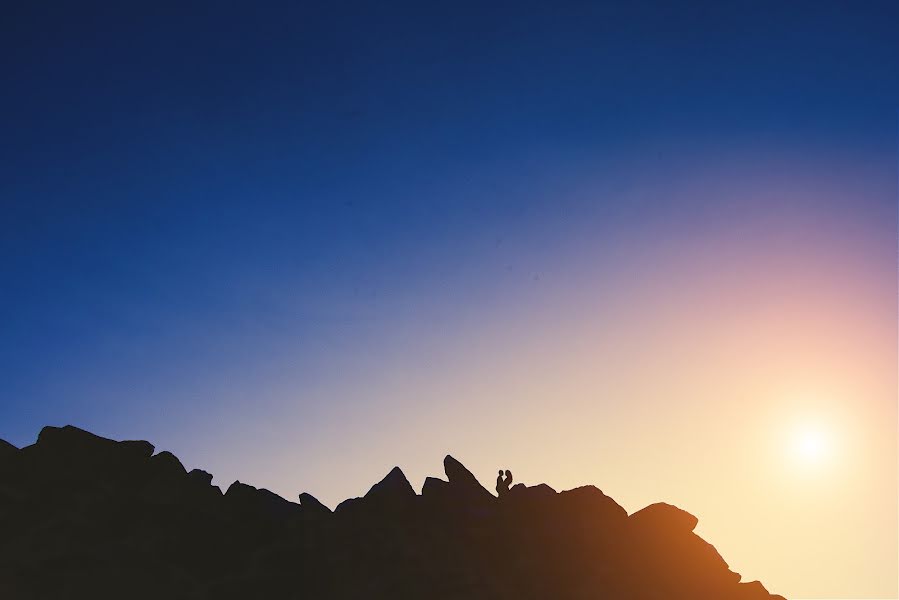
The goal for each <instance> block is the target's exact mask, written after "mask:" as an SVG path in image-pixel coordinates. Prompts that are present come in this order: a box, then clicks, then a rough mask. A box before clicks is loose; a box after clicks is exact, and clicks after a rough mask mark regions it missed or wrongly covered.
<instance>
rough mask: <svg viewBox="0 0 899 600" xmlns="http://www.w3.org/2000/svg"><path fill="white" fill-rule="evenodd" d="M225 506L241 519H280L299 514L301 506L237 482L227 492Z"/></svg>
mask: <svg viewBox="0 0 899 600" xmlns="http://www.w3.org/2000/svg"><path fill="white" fill-rule="evenodd" d="M225 505H226V507H227V508H228V510H229V511H231V512H232V513H233V514H235V515H238V516H241V517H250V518H253V517H255V518H261V519H278V518H284V517H290V516H294V515H296V514H298V513H299V511H300V505H299V504H296V503H294V502H289V501H288V500H285V499H284V498H282V497H281V496H279V495H277V494H275V493H274V492H271V491H269V490H267V489H265V488H258V489H257V488H255V487H253V486H251V485H247V484H245V483H241V482H240V481H235V482H234V483H232V484H231V485H230V486H229V487H228V491H226V492H225Z"/></svg>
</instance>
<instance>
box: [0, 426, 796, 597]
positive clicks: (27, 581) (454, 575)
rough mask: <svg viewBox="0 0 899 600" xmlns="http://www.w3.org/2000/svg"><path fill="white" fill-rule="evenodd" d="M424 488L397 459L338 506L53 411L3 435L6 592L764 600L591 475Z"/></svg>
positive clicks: (667, 516)
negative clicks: (552, 481)
mask: <svg viewBox="0 0 899 600" xmlns="http://www.w3.org/2000/svg"><path fill="white" fill-rule="evenodd" d="M444 470H445V472H446V479H445V480H444V479H437V478H433V477H429V478H427V480H426V481H425V483H424V487H423V489H422V493H421V495H419V494H416V493H415V490H414V489H413V487H412V486H411V485H410V484H409V481H408V480H407V479H406V476H405V475H404V474H403V472H402V471H401V470H400V469H399V468H397V467H395V468H393V469H392V470H391V471H390V472H389V473H388V474H387V476H386V477H385V478H384V479H383V480H381V481H380V482H378V483H376V484H375V485H373V486H372V488H371V489H370V490H369V491H368V493H367V494H365V495H364V496H363V497H361V498H352V499H350V500H346V501H344V502H342V503H340V505H338V506H337V508H336V509H335V510H334V511H333V512H332V511H331V510H330V509H328V508H327V507H326V506H324V505H323V504H322V503H320V502H319V501H318V500H316V499H315V498H314V497H313V496H311V495H309V494H308V493H302V494H300V495H299V502H298V503H295V502H290V501H288V500H285V499H284V498H281V497H280V496H278V495H276V494H274V493H272V492H270V491H268V490H265V489H257V488H255V487H253V486H251V485H248V484H245V483H241V482H239V481H235V482H234V483H233V484H231V486H229V487H228V489H227V491H226V492H225V493H224V494H223V493H222V492H221V490H220V489H219V488H218V487H216V486H213V485H212V475H210V474H209V473H207V472H205V471H202V470H199V469H194V470H193V471H190V472H188V471H187V470H186V469H185V468H184V466H183V465H182V464H181V462H180V461H179V460H178V458H177V457H175V456H174V455H172V454H171V453H169V452H159V453H156V454H154V447H153V445H152V444H150V443H149V442H144V441H123V442H116V441H113V440H108V439H105V438H101V437H98V436H95V435H93V434H91V433H88V432H86V431H83V430H81V429H78V428H76V427H72V426H66V427H62V428H57V427H45V428H44V429H43V430H41V432H40V435H39V436H38V440H37V442H36V443H35V444H32V445H31V446H27V447H25V448H22V449H18V448H16V447H14V446H12V445H10V444H8V443H7V442H4V441H2V440H0V598H10V599H23V600H24V599H32V598H48V599H49V598H53V599H64V598H117V599H128V598H159V599H176V598H241V599H243V598H253V599H256V598H278V599H288V598H316V599H330V598H340V599H344V598H345V599H351V598H352V599H356V598H384V599H407V598H408V599H426V598H438V599H444V598H445V599H451V598H452V599H482V598H484V599H513V598H514V599H522V598H526V599H531V598H533V599H569V598H571V599H574V598H577V599H610V600H611V599H615V600H644V599H645V600H650V599H652V600H680V599H684V600H687V599H690V600H704V599H709V600H712V599H714V600H771V599H775V598H778V599H779V598H781V597H780V596H773V595H770V594H769V593H768V592H767V590H766V589H765V588H764V587H763V586H762V584H761V583H759V582H750V583H741V578H740V575H739V574H737V573H734V572H733V571H731V570H730V569H729V568H728V565H727V563H726V562H725V561H724V560H723V559H722V558H721V556H720V555H719V554H718V552H717V551H716V550H715V548H714V547H713V546H711V545H710V544H708V543H707V542H705V541H704V540H703V539H701V538H700V537H699V536H698V535H696V534H695V533H694V532H693V530H694V528H695V527H696V524H697V519H696V517H694V516H693V515H691V514H689V513H687V512H685V511H683V510H681V509H679V508H676V507H674V506H671V505H668V504H662V503H660V504H653V505H651V506H647V507H646V508H644V509H642V510H639V511H637V512H635V513H633V514H631V515H628V514H627V512H626V511H625V510H624V509H623V508H622V507H621V506H619V505H618V504H617V503H616V502H615V501H614V500H613V499H611V498H609V497H608V496H606V495H605V494H603V493H602V491H600V490H599V489H597V488H595V487H593V486H584V487H579V488H576V489H573V490H567V491H563V492H559V493H557V492H556V491H555V490H553V489H552V488H550V487H549V486H547V485H545V484H544V485H538V486H534V487H526V486H524V485H522V484H517V485H515V486H514V487H512V489H511V490H510V491H509V492H508V493H507V494H505V495H504V496H503V497H502V498H497V497H496V496H494V495H493V494H491V493H490V492H488V491H487V490H486V489H485V488H484V487H483V486H481V484H480V483H479V482H478V480H477V479H476V478H475V477H474V475H472V473H471V472H470V471H468V469H466V468H465V467H464V466H463V465H462V464H461V463H460V462H459V461H457V460H455V459H454V458H453V457H451V456H447V457H446V458H445V459H444Z"/></svg>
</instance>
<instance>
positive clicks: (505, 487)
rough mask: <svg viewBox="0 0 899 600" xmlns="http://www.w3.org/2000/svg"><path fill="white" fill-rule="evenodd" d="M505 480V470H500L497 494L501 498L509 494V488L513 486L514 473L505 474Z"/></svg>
mask: <svg viewBox="0 0 899 600" xmlns="http://www.w3.org/2000/svg"><path fill="white" fill-rule="evenodd" d="M505 473H506V475H505V478H504V477H503V470H502V469H500V470H499V475H498V476H497V478H496V494H497V496H499V497H500V498H502V497H503V496H504V495H506V494H508V493H509V486H510V485H512V471H506V472H505Z"/></svg>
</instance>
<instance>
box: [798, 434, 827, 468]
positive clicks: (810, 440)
mask: <svg viewBox="0 0 899 600" xmlns="http://www.w3.org/2000/svg"><path fill="white" fill-rule="evenodd" d="M830 453H831V440H830V436H829V435H828V434H827V432H826V431H825V430H824V429H822V428H821V427H817V426H813V425H805V426H802V427H799V428H798V429H797V430H796V431H795V432H794V437H793V454H794V457H795V458H796V459H797V460H798V461H799V462H801V463H802V464H805V465H814V464H819V463H821V462H822V461H824V460H825V459H826V458H827V457H828V456H829V455H830Z"/></svg>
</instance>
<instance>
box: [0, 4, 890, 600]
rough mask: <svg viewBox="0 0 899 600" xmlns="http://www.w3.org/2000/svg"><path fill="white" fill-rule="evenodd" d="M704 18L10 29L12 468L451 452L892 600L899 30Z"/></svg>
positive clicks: (274, 16) (345, 482) (372, 477)
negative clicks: (93, 457) (671, 511)
mask: <svg viewBox="0 0 899 600" xmlns="http://www.w3.org/2000/svg"><path fill="white" fill-rule="evenodd" d="M675 4H676V3H666V2H626V3H625V2H621V3H615V4H612V3H598V2H597V3H593V2H569V3H558V2H554V3H548V2H543V3H537V2H514V3H485V2H471V3H468V2H453V3H439V4H435V3H432V2H387V3H364V2H359V3H355V2H321V3H316V2H295V3H280V2H253V3H245V4H238V3H221V2H217V3H213V2H209V3H197V2H178V3H158V2H156V3H143V4H142V6H140V7H137V6H136V5H133V4H130V3H113V2H109V3H105V4H104V3H93V2H85V3H71V2H65V3H63V2H57V3H53V2H51V3H31V2H22V3H17V4H16V5H15V6H7V7H5V8H4V16H3V18H2V19H0V73H2V81H3V86H2V93H0V139H2V143H0V153H2V154H0V208H2V212H0V437H3V438H5V439H8V440H10V441H11V442H13V443H15V444H17V445H25V444H28V443H31V442H32V441H33V440H34V439H35V437H36V435H37V432H38V431H39V430H40V428H41V427H42V426H43V425H46V424H54V425H62V424H66V423H72V424H75V425H78V426H80V427H83V428H86V429H89V430H91V431H94V432H96V433H99V434H102V435H107V436H110V437H114V438H119V439H124V438H140V439H149V440H151V441H153V442H154V443H155V444H156V445H157V448H159V449H168V450H171V451H173V452H174V453H175V454H177V455H178V456H179V457H181V458H182V460H183V461H184V463H185V464H186V465H187V466H188V468H192V467H201V468H205V469H207V470H209V471H211V472H213V473H214V474H215V476H216V478H215V481H216V483H217V484H219V485H222V486H223V487H227V485H229V484H230V483H231V481H233V480H234V479H238V478H239V479H240V480H242V481H245V482H248V483H251V484H254V485H257V486H262V487H268V488H270V489H272V490H274V491H276V492H278V493H280V494H282V495H284V496H285V497H287V498H289V499H295V498H296V494H297V493H299V492H300V491H304V490H306V491H310V492H312V493H313V494H315V495H316V496H318V497H319V498H321V499H322V500H323V501H325V502H326V503H328V504H330V505H331V506H333V505H335V504H336V503H338V502H339V501H340V500H342V499H344V498H346V497H350V496H357V495H361V494H362V493H364V492H365V491H366V490H367V489H368V487H369V486H370V485H371V484H372V483H374V482H375V481H377V480H378V479H380V478H381V477H382V476H383V475H384V474H386V473H387V471H388V470H389V469H390V468H391V467H393V466H394V465H395V464H399V466H401V467H402V468H403V469H404V471H405V472H406V474H407V475H408V476H409V478H410V480H411V482H412V484H413V485H414V486H416V487H420V486H421V483H422V482H423V479H424V477H425V476H426V475H429V474H441V470H442V467H441V460H442V458H443V456H444V455H445V454H446V453H452V454H453V455H454V456H456V457H457V458H459V459H460V460H462V461H463V462H464V463H465V464H466V465H468V466H469V467H470V468H471V469H472V470H473V471H474V472H475V473H476V474H477V475H478V477H479V478H480V479H481V480H482V481H483V482H485V484H487V485H488V487H491V488H492V486H490V482H491V481H492V479H493V476H494V473H495V469H497V468H499V467H507V468H510V469H512V470H513V471H514V473H515V474H516V479H518V480H520V481H523V482H526V483H529V484H535V483H538V482H541V481H546V482H548V483H549V484H550V485H553V486H554V487H556V488H557V489H565V488H569V487H574V486H576V485H582V484H587V483H592V484H596V485H597V486H599V487H600V488H602V489H603V490H604V491H605V492H606V493H608V494H610V495H611V496H613V497H614V498H616V499H617V500H618V501H619V502H621V503H622V504H623V505H624V506H625V508H627V509H628V510H629V511H634V510H637V509H639V508H641V507H642V506H644V505H646V504H649V503H651V502H655V501H661V500H663V501H668V502H672V503H675V504H678V505H680V506H682V507H684V508H685V509H687V510H689V511H690V512H692V513H694V514H696V515H697V516H698V517H699V519H700V526H699V531H700V533H701V534H702V535H703V536H705V537H706V539H708V540H709V541H710V542H712V543H713V544H715V545H716V546H717V547H718V549H719V550H720V551H721V553H722V555H723V556H724V557H725V559H726V560H728V562H729V563H730V564H731V566H732V567H733V568H734V569H735V570H737V571H739V572H741V573H743V574H744V576H745V577H746V578H747V579H761V580H762V581H763V582H764V583H765V584H766V585H767V586H768V588H769V589H771V590H772V591H775V592H777V593H781V594H784V595H787V596H790V597H795V598H802V597H818V598H825V597H844V598H845V597H852V598H860V597H896V596H897V562H899V560H897V529H899V524H897V516H896V507H897V457H896V455H897V446H896V443H897V339H896V338H897V239H896V232H897V202H896V198H897V105H899V101H897V98H899V35H897V34H896V31H897V29H896V24H897V23H899V7H897V5H896V3H895V2H884V3H866V2H840V3H837V2H828V1H816V2H791V3H782V2H777V3H774V2H770V3H769V2H693V3H689V6H687V5H684V4H683V3H681V5H680V6H676V5H675ZM125 5H128V6H127V7H126V6H125ZM809 428H811V429H812V430H814V431H818V432H822V434H821V435H823V436H824V437H825V438H826V440H827V444H826V445H827V448H826V452H825V453H824V455H823V456H821V457H820V458H819V459H818V460H817V461H810V460H802V459H801V458H800V457H799V456H798V455H797V453H796V451H795V448H794V444H795V441H796V436H797V435H799V433H797V432H801V431H804V430H806V429H809Z"/></svg>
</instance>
